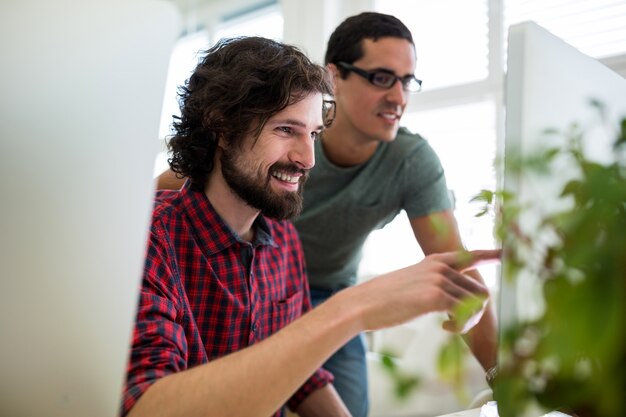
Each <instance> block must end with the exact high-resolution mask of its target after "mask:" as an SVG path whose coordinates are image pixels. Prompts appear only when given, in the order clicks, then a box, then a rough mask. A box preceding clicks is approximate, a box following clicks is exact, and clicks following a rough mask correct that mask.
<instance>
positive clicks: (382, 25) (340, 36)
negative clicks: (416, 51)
mask: <svg viewBox="0 0 626 417" xmlns="http://www.w3.org/2000/svg"><path fill="white" fill-rule="evenodd" d="M386 37H392V38H401V39H406V40H407V41H409V42H410V43H411V44H412V45H413V46H415V43H414V42H413V35H411V31H410V30H409V29H408V28H407V27H406V26H405V25H404V23H402V22H401V21H400V20H399V19H398V18H396V17H394V16H391V15H388V14H383V13H376V12H363V13H360V14H357V15H354V16H350V17H349V18H347V19H346V20H344V21H343V22H341V24H340V25H339V26H337V28H336V29H335V31H334V32H333V33H332V34H331V35H330V39H329V40H328V45H327V46H326V55H325V56H324V63H325V64H330V63H332V64H337V63H338V62H346V63H348V64H352V63H353V62H354V61H357V60H359V58H361V57H362V56H363V40H364V39H372V40H374V41H376V40H378V39H380V38H386ZM339 70H340V71H341V77H342V78H343V77H345V76H346V75H347V72H348V71H347V70H346V69H343V68H341V67H340V68H339Z"/></svg>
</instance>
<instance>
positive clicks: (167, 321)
mask: <svg viewBox="0 0 626 417" xmlns="http://www.w3.org/2000/svg"><path fill="white" fill-rule="evenodd" d="M159 248H160V245H159V242H158V240H157V238H156V234H155V233H151V238H150V243H149V246H148V253H147V256H146V263H145V267H144V278H143V283H142V288H141V292H140V297H139V303H138V308H137V318H136V322H135V328H134V330H133V335H132V343H131V351H130V358H129V363H128V369H127V377H126V384H125V386H124V391H123V396H122V410H121V415H122V416H125V415H126V414H127V413H128V412H129V411H130V409H131V408H132V407H133V406H134V405H135V404H136V402H137V401H138V400H139V398H140V397H141V396H142V395H143V394H144V393H145V392H146V391H147V390H148V388H149V387H150V386H151V385H152V384H153V383H154V382H156V381H157V380H158V379H160V378H163V377H165V376H167V375H169V374H172V373H176V372H180V371H182V370H184V369H187V352H188V349H187V341H186V339H185V332H184V330H183V326H182V325H181V322H182V315H183V314H182V312H181V311H180V310H179V309H178V308H177V306H176V304H175V303H174V301H172V300H175V299H176V298H175V296H174V295H173V293H174V292H175V288H171V287H169V286H168V282H170V280H168V279H167V277H168V276H171V272H170V271H169V268H168V267H166V266H165V265H166V263H164V259H166V257H164V256H163V252H162V251H161V250H159ZM157 277H158V278H157Z"/></svg>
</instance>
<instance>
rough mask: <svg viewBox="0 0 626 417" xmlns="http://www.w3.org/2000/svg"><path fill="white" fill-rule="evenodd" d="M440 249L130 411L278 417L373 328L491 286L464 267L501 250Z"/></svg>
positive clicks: (173, 378) (446, 306)
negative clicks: (337, 354) (326, 365)
mask: <svg viewBox="0 0 626 417" xmlns="http://www.w3.org/2000/svg"><path fill="white" fill-rule="evenodd" d="M470 255H471V256H469V257H468V256H461V255H460V254H459V253H446V254H436V255H430V256H428V257H426V258H425V259H424V260H423V261H422V262H420V263H418V264H415V265H412V266H410V267H407V268H403V269H400V270H397V271H393V272H390V273H388V274H384V275H381V276H380V277H377V278H375V279H372V280H370V281H367V282H365V283H363V284H360V285H357V286H354V287H351V288H348V289H346V290H344V291H341V292H339V293H337V294H336V295H334V296H333V297H331V298H330V299H329V300H328V301H326V302H325V303H323V304H321V305H320V306H319V307H317V308H315V309H313V310H311V311H310V312H308V313H306V314H305V315H303V316H302V317H301V318H299V319H297V320H296V321H294V322H292V323H291V324H289V325H288V326H286V327H285V328H284V329H282V330H280V331H279V332H277V333H276V334H274V335H272V336H270V337H269V338H267V339H265V340H263V341H262V342H260V343H257V344H255V345H253V346H250V347H248V348H246V349H243V350H240V351H238V352H235V353H232V354H230V355H227V356H224V357H222V358H220V359H217V360H214V361H211V362H209V363H207V364H204V365H201V366H198V367H195V368H192V369H189V370H186V371H183V372H179V373H175V374H171V375H168V376H166V377H164V378H161V379H160V380H158V381H157V382H155V383H154V384H153V385H152V386H151V387H150V388H148V390H147V391H146V392H145V393H144V394H143V395H142V396H141V397H140V398H139V400H138V402H137V403H136V405H135V406H134V407H133V408H132V409H131V411H130V413H129V414H128V415H129V416H132V417H138V416H151V417H158V416H171V417H175V416H186V417H193V416H257V415H271V414H272V413H273V412H275V411H276V410H277V409H278V408H279V407H280V406H281V405H282V404H284V403H285V402H286V400H287V399H288V398H289V396H290V395H292V393H293V392H294V391H295V390H296V389H297V388H298V387H299V386H300V385H302V384H303V383H304V381H305V380H306V379H307V378H308V377H309V376H310V375H311V374H312V373H313V372H314V371H315V370H316V369H317V368H319V367H320V366H321V365H322V363H323V362H324V361H325V360H326V359H327V358H328V357H329V356H330V355H331V354H332V353H333V352H334V351H335V350H336V349H338V348H339V347H341V346H342V345H343V344H344V343H346V342H347V341H348V340H349V339H350V338H352V337H353V336H354V335H356V334H358V333H359V332H361V331H365V330H376V329H381V328H385V327H390V326H393V325H397V324H400V323H403V322H406V321H408V320H410V319H413V318H415V317H417V316H419V315H422V314H425V313H428V312H433V311H448V312H450V311H453V310H454V308H455V306H457V305H458V303H459V302H461V300H462V299H464V298H466V297H473V296H478V297H484V296H486V295H487V289H486V288H485V287H484V286H482V285H481V284H479V283H477V282H476V281H475V280H473V279H471V278H468V277H466V276H465V275H464V274H463V273H461V272H462V271H464V270H466V269H468V268H470V267H472V265H473V264H475V263H476V262H480V261H483V260H490V259H497V258H498V257H499V256H500V252H499V251H495V250H494V251H474V252H470Z"/></svg>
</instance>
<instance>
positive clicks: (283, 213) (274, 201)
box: [220, 150, 308, 220]
mask: <svg viewBox="0 0 626 417" xmlns="http://www.w3.org/2000/svg"><path fill="white" fill-rule="evenodd" d="M220 162H221V164H222V175H223V177H224V179H225V180H226V183H227V184H228V185H229V186H230V188H231V189H232V190H233V191H234V192H235V193H236V194H237V195H238V196H239V198H241V199H242V200H243V201H245V202H246V203H247V204H248V205H249V206H251V207H254V208H256V209H259V210H261V213H262V214H263V215H264V216H267V217H271V218H273V219H277V220H285V219H291V218H293V217H295V216H297V215H298V214H300V212H301V211H302V200H303V199H302V190H303V186H304V183H305V182H306V179H307V178H308V173H307V172H306V171H304V170H302V169H300V168H298V167H296V166H295V165H293V164H281V163H275V164H274V165H272V166H271V168H270V172H272V171H274V170H278V171H281V172H287V173H296V172H297V173H304V175H303V176H302V177H301V179H300V184H299V187H298V191H297V192H288V191H285V192H283V193H280V194H279V193H276V192H275V191H273V190H272V188H271V186H270V180H271V176H270V175H269V173H268V174H267V177H266V178H265V179H264V178H262V176H261V174H258V175H255V174H254V173H248V172H246V171H245V169H241V167H242V166H243V167H244V168H245V162H244V161H242V158H239V157H238V154H237V151H236V150H235V151H230V150H225V151H224V152H223V153H222V158H221V160H220Z"/></svg>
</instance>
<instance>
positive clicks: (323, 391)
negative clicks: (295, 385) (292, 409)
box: [296, 384, 351, 417]
mask: <svg viewBox="0 0 626 417" xmlns="http://www.w3.org/2000/svg"><path fill="white" fill-rule="evenodd" d="M296 411H297V413H298V415H299V416H300V417H333V416H336V417H350V416H351V414H350V411H348V408H347V407H346V405H345V404H344V402H343V400H342V399H341V397H339V394H337V391H336V390H335V387H334V386H333V385H332V384H328V385H326V386H324V387H323V388H320V389H318V390H315V391H313V392H312V393H311V394H310V395H309V396H308V397H307V398H306V399H305V400H304V401H302V403H301V404H300V406H299V407H298V410H296Z"/></svg>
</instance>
